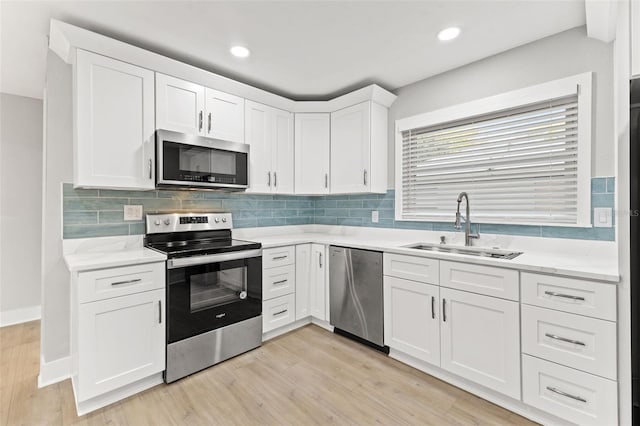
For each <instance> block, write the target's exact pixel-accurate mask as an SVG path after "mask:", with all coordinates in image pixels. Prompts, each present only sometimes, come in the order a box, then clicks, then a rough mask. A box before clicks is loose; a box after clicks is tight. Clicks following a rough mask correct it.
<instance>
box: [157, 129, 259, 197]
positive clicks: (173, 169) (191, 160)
mask: <svg viewBox="0 0 640 426" xmlns="http://www.w3.org/2000/svg"><path fill="white" fill-rule="evenodd" d="M156 165H157V173H156V176H157V181H156V186H157V187H160V188H171V187H174V188H180V187H182V188H185V187H186V188H209V189H225V190H227V191H244V190H245V189H247V188H248V187H249V173H248V169H249V145H247V144H243V143H237V142H228V141H223V140H219V139H212V138H206V137H202V136H194V135H187V134H184V133H178V132H172V131H169V130H156Z"/></svg>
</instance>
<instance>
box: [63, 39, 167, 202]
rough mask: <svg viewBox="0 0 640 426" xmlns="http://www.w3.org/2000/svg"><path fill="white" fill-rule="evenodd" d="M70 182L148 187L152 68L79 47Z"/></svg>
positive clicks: (151, 155)
mask: <svg viewBox="0 0 640 426" xmlns="http://www.w3.org/2000/svg"><path fill="white" fill-rule="evenodd" d="M74 87H75V93H74V100H75V108H74V110H75V120H76V123H75V133H74V143H73V148H74V162H73V164H74V186H76V187H102V188H122V189H153V188H154V187H155V177H154V161H155V156H154V94H153V72H152V71H149V70H147V69H144V68H140V67H137V66H135V65H131V64H128V63H125V62H120V61H117V60H115V59H111V58H107V57H105V56H101V55H96V54H94V53H90V52H86V51H83V50H80V49H78V51H77V60H76V67H75V85H74Z"/></svg>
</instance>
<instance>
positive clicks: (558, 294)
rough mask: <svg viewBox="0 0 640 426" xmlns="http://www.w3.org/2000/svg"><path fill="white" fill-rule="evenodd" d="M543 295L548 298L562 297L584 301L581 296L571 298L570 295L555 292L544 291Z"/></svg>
mask: <svg viewBox="0 0 640 426" xmlns="http://www.w3.org/2000/svg"><path fill="white" fill-rule="evenodd" d="M544 294H546V295H548V296H555V297H563V298H565V299H571V300H582V301H584V297H582V296H572V295H570V294H563V293H556V292H555V291H545V292H544Z"/></svg>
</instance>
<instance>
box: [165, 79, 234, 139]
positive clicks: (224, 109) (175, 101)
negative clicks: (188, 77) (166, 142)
mask: <svg viewBox="0 0 640 426" xmlns="http://www.w3.org/2000/svg"><path fill="white" fill-rule="evenodd" d="M156 127H157V128H158V129H165V130H173V131H174V132H181V133H187V134H191V135H199V136H207V137H211V138H215V139H222V140H226V141H232V142H244V99H243V98H240V97H238V96H234V95H230V94H228V93H224V92H220V91H218V90H214V89H210V88H208V87H204V86H201V85H199V84H195V83H191V82H189V81H185V80H181V79H179V78H175V77H171V76H168V75H164V74H160V73H156Z"/></svg>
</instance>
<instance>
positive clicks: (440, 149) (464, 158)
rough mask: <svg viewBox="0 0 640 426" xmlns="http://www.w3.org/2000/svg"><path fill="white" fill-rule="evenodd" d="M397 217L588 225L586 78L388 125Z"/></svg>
mask: <svg viewBox="0 0 640 426" xmlns="http://www.w3.org/2000/svg"><path fill="white" fill-rule="evenodd" d="M396 128H397V136H396V220H418V221H420V220H422V221H452V220H453V214H454V212H455V208H456V199H457V196H458V194H459V193H460V192H462V191H465V192H467V193H468V194H469V200H470V205H471V213H472V220H473V221H474V222H483V223H508V224H528V225H531V224H535V225H540V224H546V225H561V226H590V217H591V215H590V210H591V199H590V192H591V189H590V188H591V183H590V174H591V173H590V172H591V170H590V165H591V140H590V139H591V74H590V73H588V74H582V75H579V76H574V77H569V78H565V79H562V80H556V81H553V82H550V83H545V84H541V85H537V86H534V87H529V88H526V89H522V90H517V91H514V92H509V93H505V94H502V95H498V96H493V97H491V98H486V99H481V100H478V101H473V102H470V103H467V104H462V105H457V106H454V107H450V108H446V109H443V110H438V111H434V112H430V113H427V114H422V115H419V116H415V117H410V118H407V119H403V120H398V121H397V122H396Z"/></svg>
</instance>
